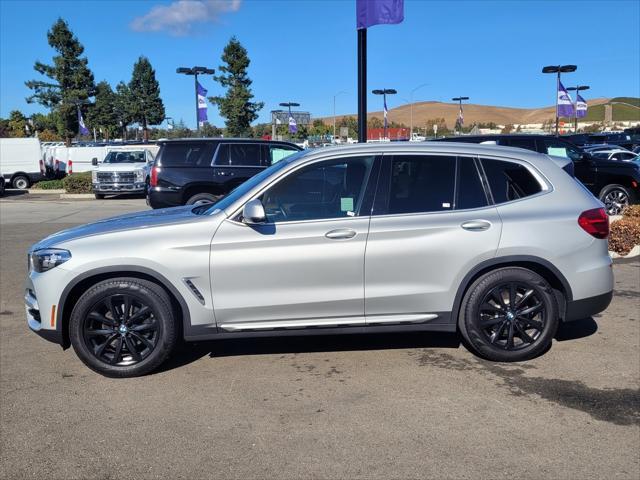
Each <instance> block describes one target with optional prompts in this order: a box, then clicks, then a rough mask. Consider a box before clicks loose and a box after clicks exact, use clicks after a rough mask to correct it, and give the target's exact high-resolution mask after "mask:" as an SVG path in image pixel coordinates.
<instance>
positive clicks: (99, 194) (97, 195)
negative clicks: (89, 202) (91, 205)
mask: <svg viewBox="0 0 640 480" xmlns="http://www.w3.org/2000/svg"><path fill="white" fill-rule="evenodd" d="M94 195H95V197H96V200H104V196H105V195H104V193H95V194H94Z"/></svg>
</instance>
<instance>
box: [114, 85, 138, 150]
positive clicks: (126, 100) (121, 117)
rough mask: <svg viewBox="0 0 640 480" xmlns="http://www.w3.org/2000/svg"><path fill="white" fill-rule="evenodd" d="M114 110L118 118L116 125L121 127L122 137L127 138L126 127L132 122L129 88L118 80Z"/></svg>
mask: <svg viewBox="0 0 640 480" xmlns="http://www.w3.org/2000/svg"><path fill="white" fill-rule="evenodd" d="M114 110H115V115H116V118H117V119H118V125H119V126H120V128H121V129H122V132H123V136H122V139H123V140H126V139H127V134H126V133H127V127H128V126H129V125H130V124H131V123H132V122H133V120H132V116H131V90H129V86H128V85H127V84H126V83H124V82H120V83H118V85H116V91H115V99H114Z"/></svg>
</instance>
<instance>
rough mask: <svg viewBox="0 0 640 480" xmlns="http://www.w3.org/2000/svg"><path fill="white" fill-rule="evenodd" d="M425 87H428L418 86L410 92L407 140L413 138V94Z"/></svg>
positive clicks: (424, 84) (424, 85)
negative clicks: (409, 118)
mask: <svg viewBox="0 0 640 480" xmlns="http://www.w3.org/2000/svg"><path fill="white" fill-rule="evenodd" d="M427 85H429V84H428V83H423V84H421V85H418V86H417V87H416V88H414V89H413V90H411V95H410V98H411V120H410V122H409V140H411V139H412V138H413V94H414V93H415V92H416V91H417V90H420V89H421V88H422V87H426V86H427Z"/></svg>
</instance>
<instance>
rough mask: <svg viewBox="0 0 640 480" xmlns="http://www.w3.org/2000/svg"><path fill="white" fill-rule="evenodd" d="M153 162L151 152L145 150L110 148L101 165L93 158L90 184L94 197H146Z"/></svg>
mask: <svg viewBox="0 0 640 480" xmlns="http://www.w3.org/2000/svg"><path fill="white" fill-rule="evenodd" d="M153 160H154V158H153V155H152V153H151V151H149V150H147V149H145V148H138V149H135V150H132V149H130V148H128V149H120V148H111V149H109V151H108V153H107V155H106V156H105V157H104V160H102V161H101V162H98V159H97V158H94V159H93V162H92V163H93V170H92V171H91V183H92V184H93V192H94V194H95V197H96V198H97V199H103V198H104V197H105V195H122V194H130V195H136V194H137V195H144V194H145V193H146V190H147V185H148V180H149V173H150V170H151V165H152V164H153Z"/></svg>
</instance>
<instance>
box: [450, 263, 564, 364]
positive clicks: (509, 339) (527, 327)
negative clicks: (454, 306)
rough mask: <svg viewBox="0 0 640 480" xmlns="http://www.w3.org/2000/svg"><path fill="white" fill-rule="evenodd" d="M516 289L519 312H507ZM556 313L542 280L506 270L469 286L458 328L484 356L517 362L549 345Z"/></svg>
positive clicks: (529, 273) (517, 270) (551, 295)
mask: <svg viewBox="0 0 640 480" xmlns="http://www.w3.org/2000/svg"><path fill="white" fill-rule="evenodd" d="M512 285H513V286H514V288H515V290H514V291H515V295H514V297H515V301H514V302H513V304H514V305H515V306H516V308H515V309H510V308H509V306H510V305H511V295H512V294H511V286H512ZM494 294H497V295H494ZM500 297H502V302H499V298H500ZM538 305H539V306H538ZM529 310H530V311H529ZM558 312H559V308H558V301H557V299H556V297H555V295H554V292H553V289H552V288H551V286H550V285H549V283H548V282H547V281H546V280H545V279H544V278H542V277H541V276H540V275H538V274H537V273H535V272H532V271H531V270H527V269H525V268H519V267H507V268H501V269H499V270H494V271H492V272H489V273H486V274H484V275H482V276H481V277H480V278H478V279H477V280H476V281H475V282H473V284H471V286H470V287H469V288H468V290H467V292H466V293H465V295H464V298H463V300H462V304H461V307H460V315H459V318H458V326H459V328H460V333H462V336H463V338H464V339H465V340H466V342H467V344H468V346H469V347H470V348H471V350H473V352H474V353H476V354H478V355H479V356H480V357H483V358H485V359H488V360H493V361H498V362H519V361H522V360H528V359H530V358H533V357H536V356H538V355H540V354H541V353H543V352H544V351H546V349H547V348H548V347H549V345H551V341H552V339H553V337H554V336H555V334H556V330H557V329H558V323H559V314H558Z"/></svg>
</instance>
